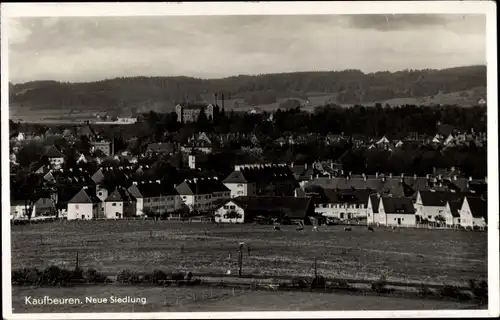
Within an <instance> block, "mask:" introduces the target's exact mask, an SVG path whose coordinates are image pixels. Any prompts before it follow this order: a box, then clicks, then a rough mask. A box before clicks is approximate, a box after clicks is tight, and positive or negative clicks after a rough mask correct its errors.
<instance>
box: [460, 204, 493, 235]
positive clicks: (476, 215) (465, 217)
mask: <svg viewBox="0 0 500 320" xmlns="http://www.w3.org/2000/svg"><path fill="white" fill-rule="evenodd" d="M487 219H488V203H487V201H486V199H484V198H482V197H465V199H464V201H463V202H462V207H461V208H460V225H461V226H462V227H464V228H473V227H480V228H484V227H486V226H487Z"/></svg>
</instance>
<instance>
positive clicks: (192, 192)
mask: <svg viewBox="0 0 500 320" xmlns="http://www.w3.org/2000/svg"><path fill="white" fill-rule="evenodd" d="M176 190H177V192H178V194H179V196H180V197H181V200H182V202H183V204H184V205H185V206H186V207H187V208H189V210H190V211H201V212H207V211H209V210H212V209H213V208H215V207H216V206H217V205H218V204H219V202H221V201H223V200H226V199H229V198H230V197H231V191H230V190H229V189H228V188H227V187H226V186H225V185H224V184H223V183H222V182H221V181H220V180H219V179H218V178H217V177H213V178H194V179H190V180H184V181H183V182H182V183H181V184H179V185H178V186H176Z"/></svg>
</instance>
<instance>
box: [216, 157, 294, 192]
mask: <svg viewBox="0 0 500 320" xmlns="http://www.w3.org/2000/svg"><path fill="white" fill-rule="evenodd" d="M223 182H224V185H225V186H226V187H227V188H229V190H231V197H232V198H234V197H238V196H257V195H258V196H264V195H268V196H293V194H294V191H295V188H296V187H298V184H297V181H296V180H295V178H294V176H293V173H292V171H291V170H290V167H289V166H288V165H286V164H280V165H274V164H273V165H271V164H264V165H262V164H247V165H236V166H235V167H234V171H233V172H232V173H230V174H229V176H227V177H226V178H225V179H224V181H223Z"/></svg>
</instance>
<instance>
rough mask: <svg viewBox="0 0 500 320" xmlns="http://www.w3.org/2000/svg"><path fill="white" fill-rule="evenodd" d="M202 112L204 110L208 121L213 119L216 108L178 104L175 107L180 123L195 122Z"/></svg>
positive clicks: (210, 105)
mask: <svg viewBox="0 0 500 320" xmlns="http://www.w3.org/2000/svg"><path fill="white" fill-rule="evenodd" d="M201 110H204V112H205V115H206V116H207V118H208V119H213V116H214V106H213V105H212V104H208V105H205V104H178V105H176V106H175V112H176V113H177V121H178V122H183V123H186V122H195V121H196V120H198V116H199V115H200V112H201Z"/></svg>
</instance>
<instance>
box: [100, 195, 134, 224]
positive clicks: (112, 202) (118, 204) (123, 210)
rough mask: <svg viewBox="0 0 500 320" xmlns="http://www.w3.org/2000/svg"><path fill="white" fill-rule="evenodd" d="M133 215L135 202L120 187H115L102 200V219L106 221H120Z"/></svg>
mask: <svg viewBox="0 0 500 320" xmlns="http://www.w3.org/2000/svg"><path fill="white" fill-rule="evenodd" d="M135 215H136V200H135V198H134V197H133V196H132V195H131V194H130V193H129V192H128V191H127V190H126V189H124V188H122V187H117V188H116V189H115V190H114V191H113V192H111V193H110V194H109V195H108V197H107V198H106V200H104V217H105V218H106V219H122V218H124V217H134V216H135Z"/></svg>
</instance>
